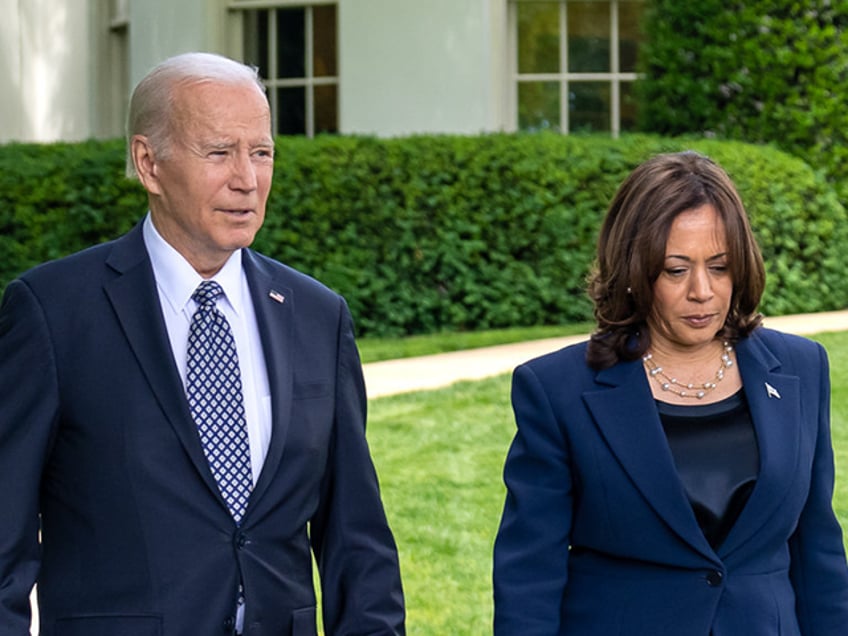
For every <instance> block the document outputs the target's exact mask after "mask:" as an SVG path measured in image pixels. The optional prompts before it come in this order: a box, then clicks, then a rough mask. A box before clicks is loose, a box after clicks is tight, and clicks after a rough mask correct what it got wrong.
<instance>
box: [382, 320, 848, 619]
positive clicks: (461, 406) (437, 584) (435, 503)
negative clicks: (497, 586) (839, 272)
mask: <svg viewBox="0 0 848 636" xmlns="http://www.w3.org/2000/svg"><path fill="white" fill-rule="evenodd" d="M582 329H583V331H579V330H578V333H585V332H586V329H585V326H584V327H582ZM553 335H561V332H560V333H557V334H553ZM543 337H547V336H543ZM815 339H816V340H819V341H820V342H822V343H823V344H824V345H825V346H826V347H827V349H828V353H829V355H830V360H831V375H832V382H833V405H832V407H833V408H832V411H833V440H834V446H835V449H836V462H837V490H836V496H835V507H836V510H837V513H838V515H839V517H840V520H841V522H842V525H843V527H844V528H846V529H848V332H844V333H838V334H823V335H821V336H816V337H815ZM509 383H510V380H509V376H501V377H497V378H493V379H489V380H484V381H481V382H466V383H460V384H457V385H454V386H452V387H449V388H446V389H440V390H435V391H427V392H420V393H413V394H408V395H401V396H392V397H384V398H378V399H375V400H373V401H372V402H371V403H370V415H369V424H368V437H369V441H370V444H371V447H372V452H373V455H374V461H375V463H376V464H377V468H378V470H379V473H380V480H381V485H382V490H383V498H384V502H385V505H386V510H387V513H388V515H389V521H390V523H391V525H392V529H393V530H394V533H395V537H396V539H397V542H398V547H399V550H400V558H401V568H402V573H403V580H404V588H405V592H406V602H407V611H408V618H407V629H408V633H409V635H410V636H429V635H432V636H445V635H447V634H450V635H459V636H465V635H468V636H475V635H478V634H480V635H484V634H491V621H492V598H491V595H492V591H491V554H492V544H493V541H494V536H495V533H496V531H497V526H498V522H499V521H500V514H501V507H502V505H503V497H504V487H503V482H502V480H501V470H502V467H503V460H504V457H505V455H506V451H507V448H508V446H509V443H510V440H511V439H512V434H513V431H514V424H513V420H512V412H511V408H510V404H509Z"/></svg>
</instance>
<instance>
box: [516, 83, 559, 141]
mask: <svg viewBox="0 0 848 636" xmlns="http://www.w3.org/2000/svg"><path fill="white" fill-rule="evenodd" d="M559 105H560V84H559V82H520V83H519V84H518V127H519V128H520V129H521V130H541V129H554V130H560V121H559V113H560V108H559Z"/></svg>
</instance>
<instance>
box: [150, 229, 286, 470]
mask: <svg viewBox="0 0 848 636" xmlns="http://www.w3.org/2000/svg"><path fill="white" fill-rule="evenodd" d="M143 234H144V244H145V246H146V247H147V253H148V254H149V255H150V262H151V264H152V265H153V275H154V276H155V278H156V288H157V290H158V292H159V302H160V304H161V306H162V315H163V316H164V318H165V326H166V328H167V330H168V338H169V339H170V341H171V352H172V353H173V354H174V361H175V362H176V364H177V369H178V370H179V373H180V377H181V378H182V380H183V387H185V381H186V358H187V351H188V332H189V327H190V326H191V318H192V316H193V315H194V312H195V310H196V309H197V303H196V302H195V301H194V300H193V299H192V297H191V295H192V294H193V293H194V290H195V289H196V288H197V286H198V285H199V284H200V283H201V282H202V281H203V280H204V279H203V277H201V276H200V274H198V273H197V272H196V271H195V270H194V268H193V267H192V266H191V265H190V264H189V263H188V261H187V260H185V258H183V256H182V255H181V254H180V253H179V252H177V250H175V249H174V248H173V247H172V246H171V245H170V244H169V243H167V242H166V241H165V239H163V238H162V236H161V235H160V234H159V232H158V231H157V230H156V227H155V226H154V225H153V221H152V219H151V217H150V214H149V213H148V215H147V218H146V219H145V220H144V226H143ZM241 254H242V252H241V250H237V251H235V252H233V254H232V256H231V257H230V258H229V260H228V261H227V262H226V264H225V265H224V267H222V268H221V270H220V271H219V272H218V273H217V274H215V275H214V276H213V277H212V278H211V279H210V280H214V281H215V282H216V283H218V284H219V285H220V286H221V287H222V289H223V290H224V293H223V295H221V296H219V297H218V299H217V304H216V307H217V308H218V309H219V310H220V311H221V312H222V313H223V314H224V316H225V317H226V318H227V321H228V322H229V323H230V328H231V329H232V331H233V338H234V339H235V343H236V350H237V351H238V358H239V369H240V372H241V385H242V391H243V393H244V411H245V418H246V420H247V436H248V441H249V443H250V467H251V470H252V472H253V483H254V484H256V482H257V480H258V479H259V473H260V472H261V471H262V465H263V464H264V463H265V456H266V455H267V454H268V445H269V443H270V441H271V392H270V388H269V385H268V370H267V368H266V366H265V355H264V353H263V351H262V341H261V339H260V337H259V328H258V326H257V324H256V313H255V310H254V307H253V302H252V300H251V297H250V289H249V287H248V284H247V277H246V276H245V274H244V270H243V269H242V266H241Z"/></svg>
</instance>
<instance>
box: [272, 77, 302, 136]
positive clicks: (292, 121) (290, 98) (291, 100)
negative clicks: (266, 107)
mask: <svg viewBox="0 0 848 636" xmlns="http://www.w3.org/2000/svg"><path fill="white" fill-rule="evenodd" d="M276 95H277V134H278V135H303V134H306V89H305V88H304V87H303V86H296V87H294V88H278V89H276Z"/></svg>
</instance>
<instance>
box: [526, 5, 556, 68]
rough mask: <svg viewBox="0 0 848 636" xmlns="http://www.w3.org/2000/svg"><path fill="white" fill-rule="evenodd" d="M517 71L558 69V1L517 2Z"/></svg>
mask: <svg viewBox="0 0 848 636" xmlns="http://www.w3.org/2000/svg"><path fill="white" fill-rule="evenodd" d="M516 9H517V11H518V72H519V73H558V72H559V58H560V54H559V39H560V38H559V3H558V2H519V3H518V6H517V7H516Z"/></svg>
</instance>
